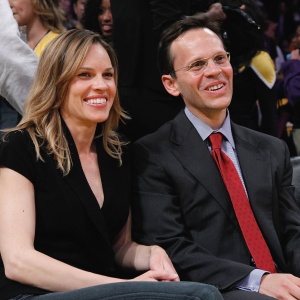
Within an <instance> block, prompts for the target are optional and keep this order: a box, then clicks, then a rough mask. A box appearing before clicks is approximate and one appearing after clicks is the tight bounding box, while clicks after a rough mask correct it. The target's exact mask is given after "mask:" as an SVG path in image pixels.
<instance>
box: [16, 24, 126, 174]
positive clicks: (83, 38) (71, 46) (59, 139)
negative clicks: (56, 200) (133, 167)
mask: <svg viewBox="0 0 300 300" xmlns="http://www.w3.org/2000/svg"><path fill="white" fill-rule="evenodd" d="M97 43H98V44H100V45H101V46H102V47H103V48H104V49H105V50H106V51H107V53H108V55H109V57H110V60H111V63H112V66H113V68H114V70H115V72H114V74H115V75H114V79H115V83H116V86H117V82H118V68H117V67H118V65H117V57H116V54H115V52H114V50H113V49H112V47H111V46H110V45H108V44H107V43H106V42H105V41H104V40H103V39H102V38H101V36H100V35H99V34H98V33H94V32H92V31H89V30H84V29H83V30H80V29H73V30H69V31H66V32H64V33H62V34H60V35H59V36H57V37H56V38H54V39H53V40H52V41H51V42H50V43H49V44H48V45H47V47H46V48H45V50H44V51H43V53H42V56H41V58H40V61H39V64H38V68H37V72H36V75H35V78H34V81H33V84H32V87H31V90H30V92H29V95H28V98H27V101H26V103H25V108H24V116H23V118H22V120H21V121H20V123H19V124H18V125H17V127H15V128H14V129H12V130H23V129H25V130H27V131H28V132H29V134H30V137H31V139H32V141H33V143H34V146H35V151H36V155H37V159H41V160H43V158H42V157H41V154H40V150H39V148H40V147H41V146H44V147H46V149H47V151H48V154H49V155H53V156H54V158H55V160H56V162H57V168H58V169H60V170H61V171H62V172H63V174H64V175H67V174H68V173H69V171H70V169H71V166H72V160H71V155H70V150H69V146H68V142H67V140H66V137H65V135H64V132H63V127H62V119H61V115H60V107H61V105H62V103H63V101H64V99H65V97H66V95H67V91H68V87H69V84H70V81H71V80H72V78H74V76H75V74H76V72H77V70H78V69H79V68H80V67H81V65H82V63H83V61H84V59H85V57H86V55H87V53H88V51H89V49H90V47H91V46H92V45H93V44H97ZM122 119H128V116H127V115H126V114H125V112H124V111H123V110H122V108H121V105H120V101H119V96H118V92H116V96H115V99H114V102H113V105H112V107H111V110H110V113H109V116H108V118H107V120H106V121H105V122H103V123H101V126H102V133H101V136H102V138H103V146H104V149H105V151H106V152H107V153H108V154H109V155H110V156H112V157H113V158H116V159H118V160H119V162H120V165H121V164H122V157H121V156H122V145H124V144H125V143H124V142H123V141H121V140H120V137H119V135H118V134H117V132H116V129H117V127H118V124H119V121H120V120H122ZM10 131H11V130H10Z"/></svg>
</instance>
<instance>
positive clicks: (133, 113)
mask: <svg viewBox="0 0 300 300" xmlns="http://www.w3.org/2000/svg"><path fill="white" fill-rule="evenodd" d="M193 2H194V1H191V0H186V1H181V0H164V1H150V0H147V1H141V0H111V9H112V15H113V19H114V32H113V45H114V48H115V49H116V52H117V56H118V60H119V66H120V77H119V93H120V101H121V104H122V107H123V108H124V109H125V110H126V111H127V112H128V113H129V115H130V117H131V120H129V121H126V124H125V125H123V124H121V128H120V130H121V132H123V133H124V134H125V135H126V136H127V137H128V138H129V139H130V140H131V141H135V140H137V139H138V138H140V137H142V136H144V135H146V134H148V133H151V132H154V131H156V130H157V129H158V128H159V127H160V126H161V125H163V124H164V123H165V122H167V121H169V120H171V119H173V118H174V117H175V116H176V115H177V114H178V112H179V111H180V110H181V109H182V108H183V101H182V99H181V97H180V96H177V97H175V96H172V95H170V94H168V93H167V92H166V90H165V89H164V87H163V85H162V82H161V78H160V77H161V76H160V73H159V70H158V67H157V47H158V43H159V39H160V35H161V33H162V32H163V30H164V29H166V28H167V27H168V26H169V25H171V24H172V23H174V22H176V21H177V20H179V19H181V18H183V17H184V16H185V15H191V14H194V13H195V12H197V11H199V10H200V8H199V7H198V6H197V7H196V6H193ZM200 2H201V4H202V5H203V2H205V3H204V4H205V5H203V7H202V6H201V9H203V10H206V9H208V8H209V3H210V2H211V1H200ZM214 8H215V9H214V10H209V13H211V14H213V13H216V14H220V15H221V16H222V17H224V16H223V12H222V9H221V5H214Z"/></svg>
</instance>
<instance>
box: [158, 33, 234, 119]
mask: <svg viewBox="0 0 300 300" xmlns="http://www.w3.org/2000/svg"><path fill="white" fill-rule="evenodd" d="M171 54H172V55H173V57H174V61H173V67H174V70H175V71H176V70H177V71H176V72H175V73H176V78H172V77H171V76H170V75H164V76H163V78H162V79H163V83H164V85H165V87H166V89H167V90H168V92H169V93H171V94H172V95H174V96H176V95H179V94H181V95H182V97H183V100H184V102H185V104H186V106H187V107H188V108H189V110H190V111H191V112H192V113H193V114H194V115H196V116H197V117H199V118H200V119H203V120H204V121H205V119H206V118H211V117H212V116H214V115H216V114H217V115H220V114H221V115H222V116H225V114H226V108H227V107H228V106H229V104H230V101H231V97H232V78H233V72H232V67H231V65H230V63H229V61H228V60H227V57H226V59H225V60H224V61H223V60H222V58H224V55H225V56H226V52H225V49H224V46H223V43H222V41H221V40H220V38H219V37H218V36H217V35H216V34H215V33H214V32H212V31H211V30H209V29H207V28H204V29H203V28H202V29H193V30H189V31H187V32H186V33H184V34H183V35H182V36H180V37H179V38H177V39H176V40H175V41H174V42H173V43H172V45H171ZM219 57H220V59H221V60H220V59H219ZM204 58H209V59H208V60H207V65H206V66H205V65H204V66H203V67H202V69H201V71H199V70H198V69H197V67H195V68H191V69H189V68H184V67H185V66H188V65H190V64H192V63H193V62H195V61H197V60H201V59H204ZM219 62H222V63H219ZM196 66H197V64H196ZM182 68H183V69H182Z"/></svg>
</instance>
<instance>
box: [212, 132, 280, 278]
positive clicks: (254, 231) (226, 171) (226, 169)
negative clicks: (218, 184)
mask: <svg viewBox="0 0 300 300" xmlns="http://www.w3.org/2000/svg"><path fill="white" fill-rule="evenodd" d="M209 139H210V142H211V148H212V151H211V153H212V156H213V158H214V160H215V161H216V163H217V166H218V168H219V170H220V173H221V175H222V178H223V181H224V183H225V185H226V188H227V191H228V193H229V196H230V198H231V202H232V205H233V208H234V211H235V214H236V217H237V219H238V222H239V225H240V228H241V230H242V233H243V236H244V239H245V241H246V244H247V246H248V249H249V251H250V253H251V255H252V258H253V259H254V262H255V265H256V267H257V268H259V269H262V270H265V271H269V272H271V273H276V268H275V265H274V262H273V259H272V256H271V253H270V250H269V248H268V246H267V244H266V241H265V240H264V237H263V235H262V233H261V231H260V229H259V227H258V225H257V223H256V220H255V217H254V215H253V212H252V209H251V206H250V203H249V200H248V197H247V195H246V192H245V189H244V186H243V184H242V181H241V179H240V177H239V175H238V172H237V170H236V168H235V166H234V164H233V162H232V161H231V159H230V158H229V157H228V156H227V155H226V154H225V153H224V152H223V151H222V150H221V145H222V139H223V136H222V134H221V133H212V134H211V135H210V137H209Z"/></svg>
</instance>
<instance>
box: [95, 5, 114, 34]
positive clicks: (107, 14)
mask: <svg viewBox="0 0 300 300" xmlns="http://www.w3.org/2000/svg"><path fill="white" fill-rule="evenodd" d="M98 22H99V26H100V30H101V32H102V34H103V36H105V37H110V36H111V35H112V30H113V18H112V14H111V10H110V0H102V4H101V5H100V13H99V15H98Z"/></svg>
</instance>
